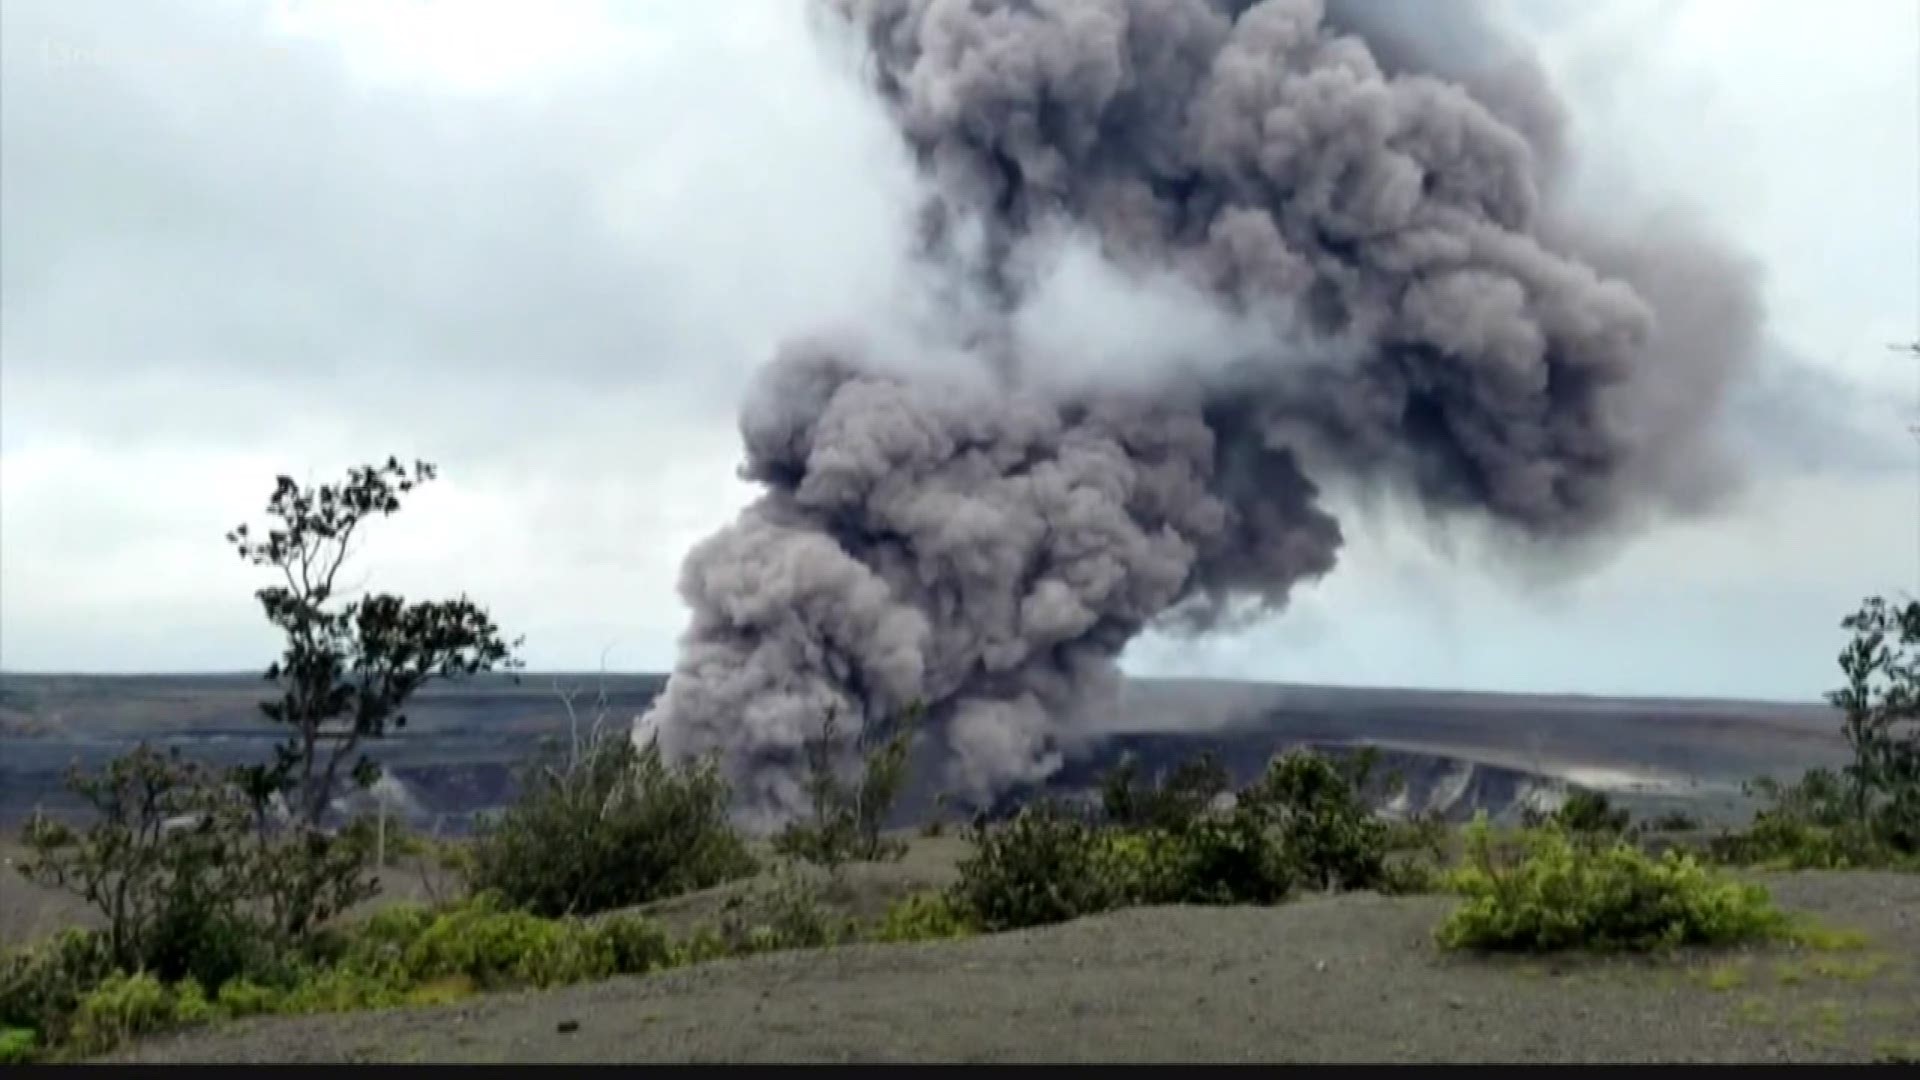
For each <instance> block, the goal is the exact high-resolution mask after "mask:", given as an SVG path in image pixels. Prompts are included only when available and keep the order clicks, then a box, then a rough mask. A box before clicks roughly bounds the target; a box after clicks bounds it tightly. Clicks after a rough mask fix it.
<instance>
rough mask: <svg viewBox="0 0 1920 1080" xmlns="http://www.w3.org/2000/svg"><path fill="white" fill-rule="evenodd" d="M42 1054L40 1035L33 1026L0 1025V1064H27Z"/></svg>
mask: <svg viewBox="0 0 1920 1080" xmlns="http://www.w3.org/2000/svg"><path fill="white" fill-rule="evenodd" d="M39 1056H40V1036H39V1035H38V1034H37V1033H36V1032H35V1031H34V1030H33V1029H32V1028H18V1027H0V1065H25V1064H26V1063H28V1062H30V1061H33V1060H34V1059H35V1058H37V1057H39Z"/></svg>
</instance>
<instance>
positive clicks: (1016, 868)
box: [953, 751, 1413, 930]
mask: <svg viewBox="0 0 1920 1080" xmlns="http://www.w3.org/2000/svg"><path fill="white" fill-rule="evenodd" d="M1371 767H1372V759H1371V758H1370V757H1358V758H1356V759H1354V760H1352V761H1348V762H1334V761H1330V760H1328V759H1327V758H1325V757H1322V756H1320V755H1317V754H1312V753H1307V752H1302V751H1296V752H1292V753H1288V754H1284V755H1282V756H1280V757H1277V758H1275V759H1274V760H1273V762H1272V763H1271V764H1270V765H1269V767H1268V769H1267V771H1266V772H1265V773H1264V774H1263V775H1262V776H1261V777H1260V779H1259V780H1257V781H1255V782H1254V783H1252V784H1250V785H1248V786H1247V787H1245V788H1244V789H1242V790H1241V791H1239V792H1237V793H1234V798H1233V801H1232V805H1231V807H1228V808H1225V809H1221V808H1217V807H1215V805H1214V804H1215V803H1216V801H1217V800H1218V798H1219V796H1220V795H1222V794H1224V793H1225V788H1226V778H1225V774H1224V771H1223V770H1221V769H1219V767H1218V765H1217V764H1216V763H1214V762H1211V761H1207V760H1205V759H1202V760H1200V761H1198V762H1196V763H1193V764H1192V765H1190V766H1187V767H1183V768H1181V769H1177V770H1174V771H1173V772H1172V773H1170V774H1169V775H1168V776H1167V777H1165V778H1163V779H1162V780H1161V781H1160V782H1159V783H1158V784H1144V783H1143V782H1142V781H1141V779H1140V778H1139V775H1138V773H1137V771H1136V769H1135V767H1134V766H1133V765H1132V763H1123V765H1122V766H1121V767H1120V768H1119V769H1118V770H1116V771H1115V772H1114V773H1112V774H1110V775H1109V776H1108V777H1106V778H1105V781H1104V783H1103V785H1102V798H1101V808H1100V813H1099V814H1098V815H1094V814H1090V813H1085V812H1081V811H1078V810H1075V809H1072V808H1069V807H1065V806H1062V805H1060V804H1058V803H1052V802H1043V803H1038V804H1035V805H1031V806H1028V807H1026V808H1025V809H1023V810H1022V811H1021V812H1020V813H1018V814H1017V815H1015V816H1014V817H1013V819H1012V820H1010V821H1008V822H1006V823H1004V824H1001V825H998V826H990V825H988V824H986V823H984V822H976V823H975V826H974V830H973V833H972V836H971V838H972V840H973V843H974V853H973V855H972V856H971V857H970V858H969V859H968V860H967V861H965V862H963V863H962V864H961V867H960V875H961V879H960V882H959V884H958V885H957V886H956V888H955V892H954V894H953V899H954V903H955V905H956V906H957V907H958V908H960V909H961V910H963V911H965V912H966V913H967V914H968V916H969V917H970V918H971V919H972V920H974V921H975V922H977V923H978V925H980V926H981V927H982V928H984V929H988V930H1002V929H1010V928H1015V927H1022V926H1037V925H1042V924H1045V923H1052V922H1062V921H1065V920H1068V919H1074V918H1079V917H1081V916H1084V915H1091V914H1095V913H1098V912H1102V911H1109V910H1113V909H1115V908H1120V907H1128V906H1133V905H1139V904H1165V903H1189V904H1246V903H1252V904H1269V903H1276V902H1278V901H1280V900H1282V899H1284V898H1286V896H1287V895H1288V894H1289V893H1291V892H1292V891H1293V890H1294V889H1295V888H1299V887H1304V888H1310V889H1316V890H1335V889H1373V888H1382V887H1386V886H1388V885H1389V884H1390V883H1395V882H1398V883H1405V884H1409V885H1411V883H1412V881H1413V876H1412V875H1406V876H1404V877H1401V878H1396V877H1395V876H1394V875H1392V874H1390V873H1389V871H1388V867H1387V859H1386V856H1387V844H1388V839H1389V830H1388V826H1387V824H1386V823H1385V822H1384V821H1381V820H1380V819H1379V818H1377V817H1376V816H1375V815H1374V814H1373V813H1372V811H1371V810H1370V809H1369V808H1367V807H1366V806H1365V805H1364V804H1363V803H1362V802H1361V801H1360V797H1359V794H1358V790H1359V788H1360V785H1361V784H1362V783H1363V782H1364V781H1365V779H1366V776H1367V771H1368V770H1369V769H1370V768H1371Z"/></svg>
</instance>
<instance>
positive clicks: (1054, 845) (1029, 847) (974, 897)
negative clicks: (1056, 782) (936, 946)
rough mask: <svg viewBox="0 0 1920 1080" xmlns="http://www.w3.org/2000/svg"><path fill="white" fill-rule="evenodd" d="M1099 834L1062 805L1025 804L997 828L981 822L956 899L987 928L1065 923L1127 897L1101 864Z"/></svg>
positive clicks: (973, 833) (975, 829)
mask: <svg viewBox="0 0 1920 1080" xmlns="http://www.w3.org/2000/svg"><path fill="white" fill-rule="evenodd" d="M1099 835H1100V833H1099V830H1098V829H1096V828H1095V827H1094V826H1093V825H1092V824H1090V823H1089V822H1087V821H1086V820H1085V819H1084V818H1083V817H1080V816H1078V815H1076V814H1074V813H1072V812H1071V811H1069V810H1067V809H1065V808H1064V807H1062V806H1060V805H1059V804H1057V803H1053V802H1040V803H1035V804H1032V805H1029V806H1027V807H1024V808H1022V809H1021V811H1020V812H1019V813H1018V814H1016V815H1014V817H1013V818H1012V819H1011V820H1009V821H1007V822H1005V823H1003V824H1001V825H998V826H989V825H987V824H986V823H984V822H975V823H974V825H973V827H972V830H971V839H972V841H973V852H972V853H971V854H970V855H969V856H968V857H967V858H966V859H964V860H962V861H961V863H960V868H959V869H960V880H959V881H958V882H956V883H955V884H954V887H953V889H954V891H953V900H954V903H955V904H956V905H957V906H958V907H960V908H961V909H962V910H965V911H967V912H968V913H969V914H970V916H971V917H972V918H973V919H974V920H975V921H976V922H977V923H978V925H979V926H980V927H981V928H982V929H984V930H990V931H997V930H1012V929H1018V928H1020V927H1025V926H1041V925H1044V924H1047V923H1057V922H1065V921H1067V920H1069V919H1076V918H1079V917H1080V916H1082V915H1091V914H1094V913H1096V912H1101V911H1109V910H1112V909H1114V908H1117V907H1121V906H1123V905H1124V904H1126V903H1127V902H1128V901H1129V898H1128V896H1127V895H1126V893H1125V891H1124V890H1123V889H1121V888H1120V887H1118V883H1116V882H1115V881H1114V879H1113V877H1112V875H1111V874H1110V873H1108V872H1103V871H1105V870H1106V869H1107V868H1106V867H1104V866H1103V865H1102V854H1101V852H1100V850H1099V843H1098V837H1099Z"/></svg>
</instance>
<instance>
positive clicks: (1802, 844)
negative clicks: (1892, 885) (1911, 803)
mask: <svg viewBox="0 0 1920 1080" xmlns="http://www.w3.org/2000/svg"><path fill="white" fill-rule="evenodd" d="M1747 791H1748V793H1749V794H1753V795H1757V796H1759V797H1761V798H1763V799H1765V800H1766V804H1767V805H1766V806H1765V807H1764V808H1763V809H1761V810H1760V812H1759V813H1757V814H1755V815H1754V819H1753V823H1752V824H1751V825H1749V826H1748V827H1747V828H1746V829H1745V830H1744V831H1740V832H1731V833H1725V834H1722V835H1720V836H1717V837H1715V838H1713V839H1712V840H1711V841H1709V842H1708V845H1707V851H1708V854H1709V855H1710V857H1711V858H1713V859H1714V860H1715V861H1716V862H1721V863H1726V864H1728V865H1734V866H1757V867H1763V868H1767V869H1779V870H1848V869H1861V868H1892V869H1920V849H1915V850H1913V851H1906V850H1902V849H1901V848H1900V847H1898V846H1897V845H1896V844H1895V843H1893V842H1891V841H1890V839H1889V837H1898V836H1899V830H1898V829H1897V828H1893V827H1890V823H1889V822H1886V821H1881V822H1879V823H1877V824H1876V823H1875V822H1874V821H1873V820H1871V819H1870V820H1868V821H1866V822H1862V821H1861V820H1860V819H1859V818H1858V817H1856V816H1855V807H1854V805H1853V802H1852V800H1853V799H1854V798H1856V797H1857V792H1856V790H1855V789H1853V788H1850V787H1848V786H1847V784H1846V781H1844V780H1843V779H1842V777H1841V776H1840V775H1839V774H1837V773H1834V772H1831V771H1829V770H1827V769H1811V770H1808V771H1807V773H1806V774H1805V775H1803V776H1802V777H1801V778H1800V779H1799V780H1798V781H1797V782H1795V783H1792V784H1782V783H1780V782H1779V781H1777V780H1774V779H1773V778H1771V777H1761V778H1760V779H1758V780H1755V781H1753V782H1751V783H1750V784H1748V785H1747ZM1898 806H1899V800H1898V798H1897V797H1895V798H1892V799H1889V800H1888V801H1887V802H1885V803H1883V804H1880V811H1879V812H1880V813H1883V814H1885V813H1888V812H1895V813H1897V810H1894V809H1892V808H1897V807H1898Z"/></svg>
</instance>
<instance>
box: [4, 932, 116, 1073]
mask: <svg viewBox="0 0 1920 1080" xmlns="http://www.w3.org/2000/svg"><path fill="white" fill-rule="evenodd" d="M113 973H114V959H113V950H112V947H111V945H110V943H109V942H108V940H107V938H106V936H105V935H103V934H100V933H97V932H94V931H90V930H67V931H63V932H62V933H60V934H58V935H56V936H54V937H52V938H49V939H47V940H46V941H43V942H41V943H39V944H38V945H36V946H34V947H33V948H30V949H19V950H12V951H8V952H6V953H4V954H0V1028H9V1029H13V1030H22V1031H29V1032H33V1033H35V1037H36V1039H37V1041H38V1042H39V1043H41V1044H43V1045H51V1044H53V1043H57V1042H61V1041H64V1040H65V1039H66V1038H67V1034H68V1029H69V1028H70V1027H71V1025H72V1021H73V1016H74V1014H75V1013H77V1012H78V1011H79V1008H80V1002H81V1001H82V1000H83V999H84V998H86V996H87V995H88V994H89V993H90V992H92V990H93V988H94V987H96V986H98V985H100V984H101V983H102V982H103V981H105V980H106V979H107V978H108V977H109V976H110V975H112V974H113Z"/></svg>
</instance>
